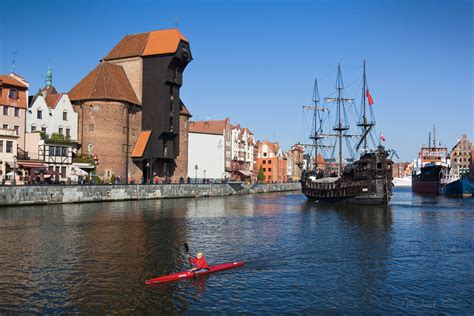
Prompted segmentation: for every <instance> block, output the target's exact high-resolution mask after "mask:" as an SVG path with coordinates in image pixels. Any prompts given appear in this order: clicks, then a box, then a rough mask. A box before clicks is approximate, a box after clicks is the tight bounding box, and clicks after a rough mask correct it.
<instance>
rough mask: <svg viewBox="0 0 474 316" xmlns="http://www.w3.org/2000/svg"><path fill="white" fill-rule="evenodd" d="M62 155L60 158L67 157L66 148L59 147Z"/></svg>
mask: <svg viewBox="0 0 474 316" xmlns="http://www.w3.org/2000/svg"><path fill="white" fill-rule="evenodd" d="M61 150H62V153H61V156H63V157H67V147H61Z"/></svg>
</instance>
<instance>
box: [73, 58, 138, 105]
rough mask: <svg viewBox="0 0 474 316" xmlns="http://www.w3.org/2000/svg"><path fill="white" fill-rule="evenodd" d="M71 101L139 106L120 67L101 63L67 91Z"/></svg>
mask: <svg viewBox="0 0 474 316" xmlns="http://www.w3.org/2000/svg"><path fill="white" fill-rule="evenodd" d="M68 94H69V98H70V99H71V101H79V100H115V101H125V102H130V103H133V104H137V105H140V101H138V98H137V96H136V95H135V92H133V89H132V86H131V85H130V82H129V81H128V78H127V75H126V74H125V71H124V70H123V68H122V66H119V65H115V64H111V63H108V62H101V63H99V65H97V67H95V68H94V70H92V71H91V72H90V73H89V74H88V75H87V76H86V77H84V79H82V80H81V81H80V82H79V83H78V84H77V85H75V86H74V88H72V89H71V91H69V93H68Z"/></svg>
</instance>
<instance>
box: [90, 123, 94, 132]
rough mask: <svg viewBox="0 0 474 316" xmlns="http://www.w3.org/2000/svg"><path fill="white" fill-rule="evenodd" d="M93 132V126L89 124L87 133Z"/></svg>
mask: <svg viewBox="0 0 474 316" xmlns="http://www.w3.org/2000/svg"><path fill="white" fill-rule="evenodd" d="M93 130H94V124H89V132H92V131H93Z"/></svg>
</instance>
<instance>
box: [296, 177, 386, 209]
mask: <svg viewBox="0 0 474 316" xmlns="http://www.w3.org/2000/svg"><path fill="white" fill-rule="evenodd" d="M364 182H365V183H367V184H368V183H369V181H364ZM370 182H371V181H370ZM377 182H380V184H377ZM385 182H386V181H385V179H378V180H377V181H375V183H376V184H375V185H374V186H372V188H371V189H372V190H370V191H369V188H368V187H370V186H365V185H364V184H361V183H359V184H355V185H354V186H352V187H345V188H336V187H334V188H330V189H322V188H320V185H318V184H316V183H311V182H309V183H302V187H303V194H304V195H306V197H307V198H308V199H310V200H314V201H319V202H324V203H340V204H351V205H387V204H388V203H390V199H391V196H392V194H391V185H390V184H386V183H385ZM388 187H390V190H388ZM377 189H379V191H380V192H376V191H377ZM354 192H355V193H354Z"/></svg>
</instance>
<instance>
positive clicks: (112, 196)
mask: <svg viewBox="0 0 474 316" xmlns="http://www.w3.org/2000/svg"><path fill="white" fill-rule="evenodd" d="M300 189H301V185H300V183H271V184H265V183H257V184H251V185H244V184H242V183H214V184H212V183H209V184H156V185H153V184H143V185H142V184H137V185H77V186H70V185H66V186H1V187H0V206H15V205H41V204H63V203H85V202H106V201H126V200H150V199H166V198H169V199H174V198H197V197H210V196H227V195H236V194H255V193H268V192H284V191H296V190H300Z"/></svg>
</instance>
